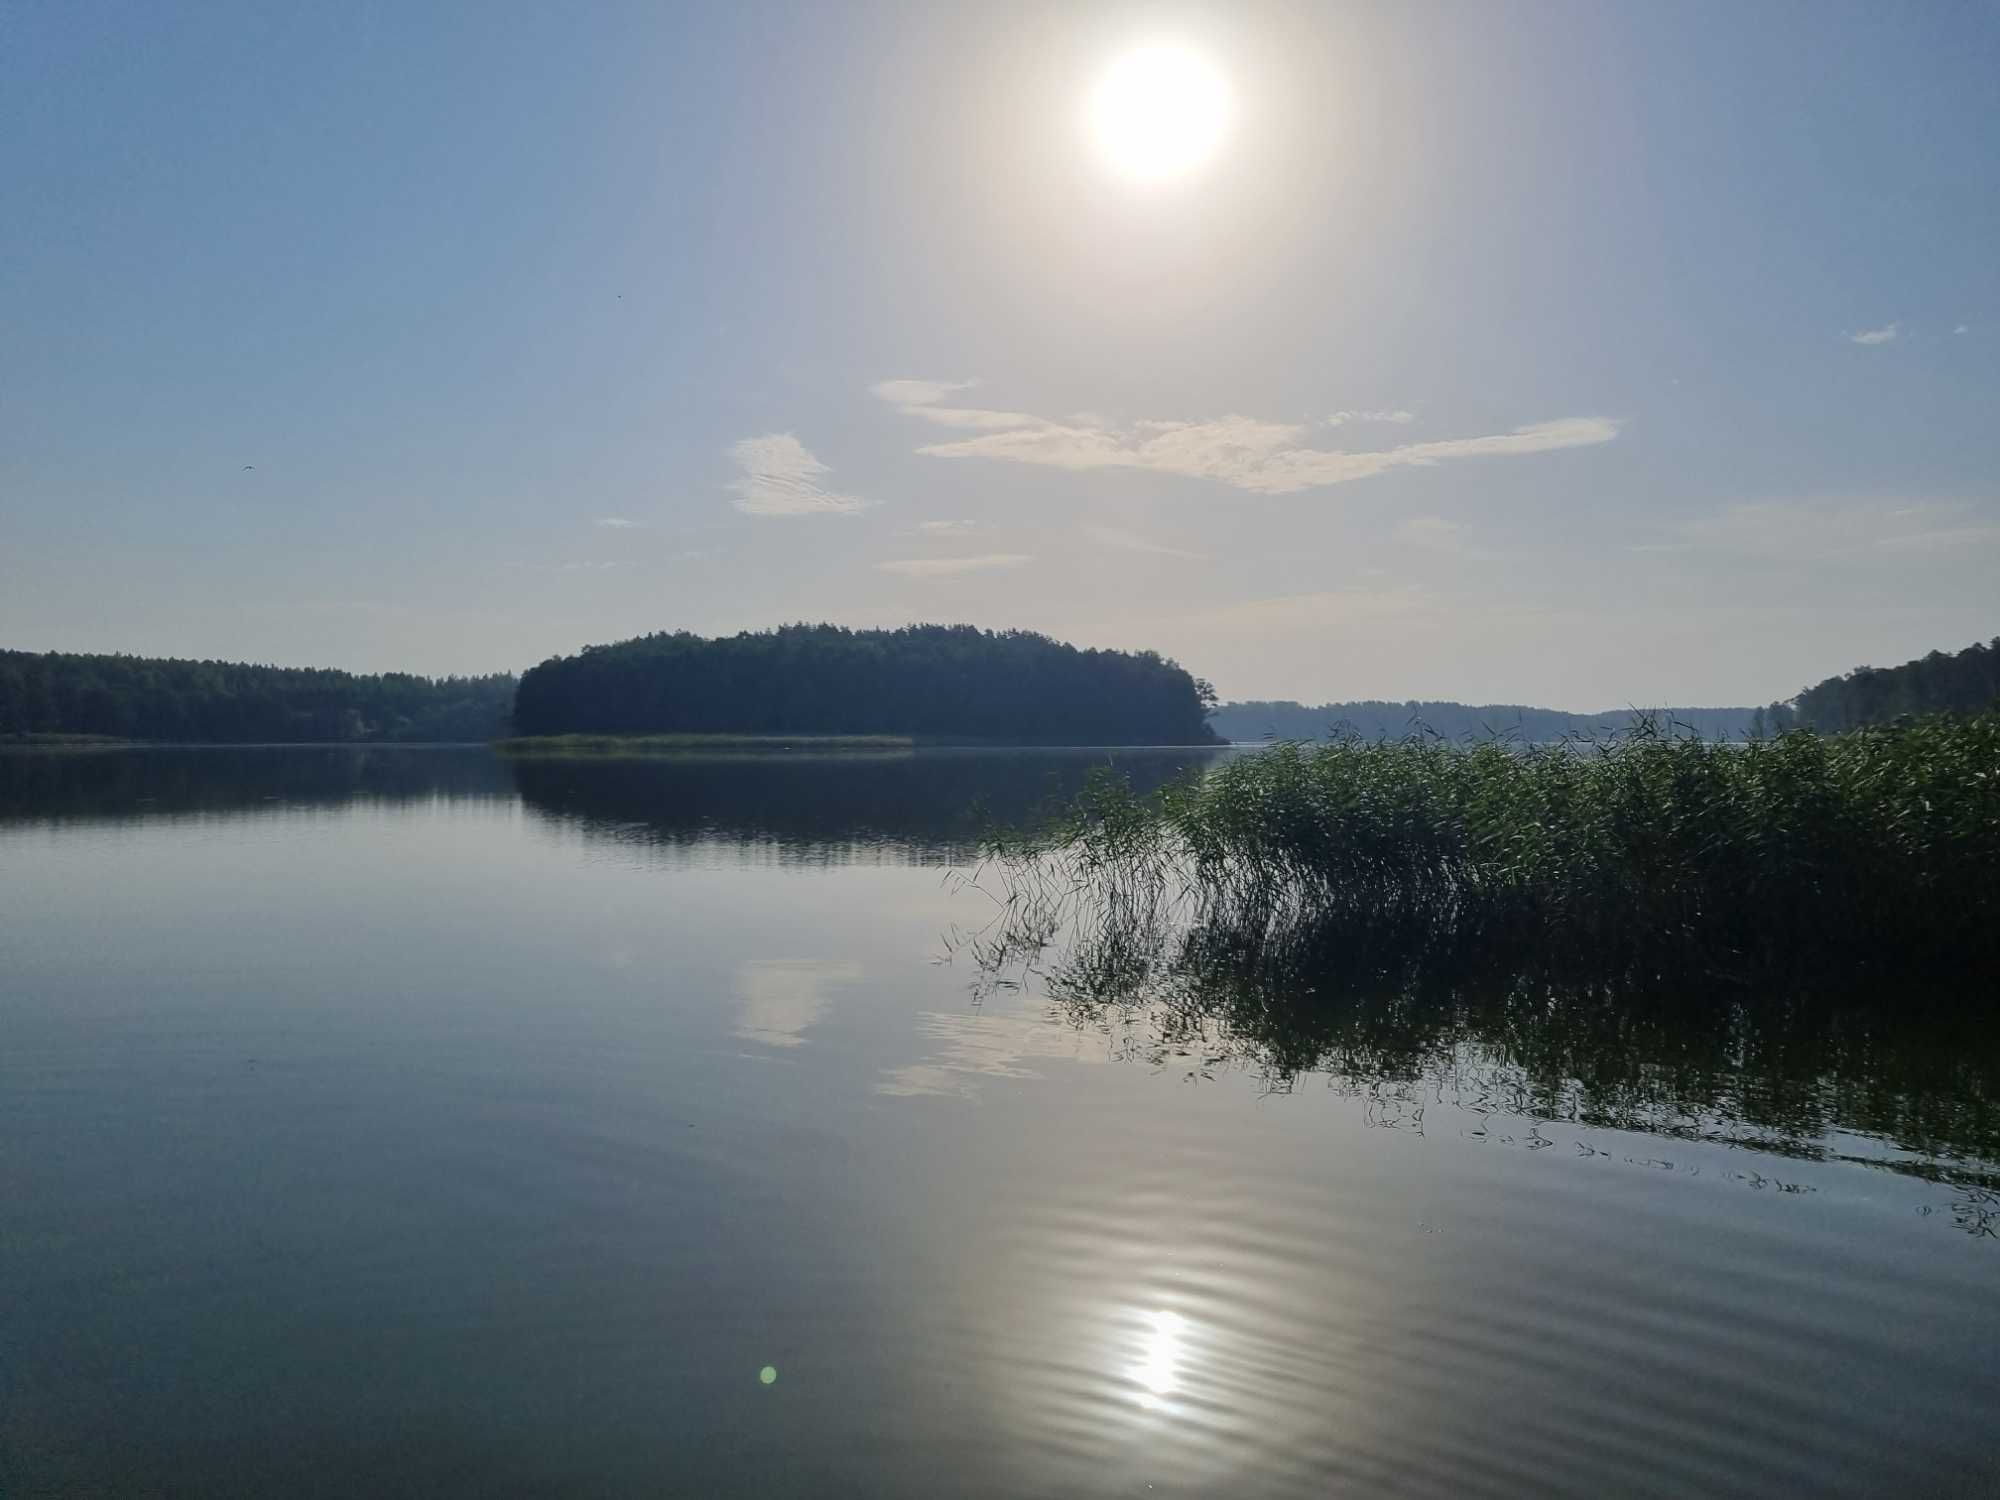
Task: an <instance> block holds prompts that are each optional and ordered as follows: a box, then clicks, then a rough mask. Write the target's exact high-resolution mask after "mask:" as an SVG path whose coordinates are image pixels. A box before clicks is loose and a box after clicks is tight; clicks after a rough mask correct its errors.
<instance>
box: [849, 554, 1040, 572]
mask: <svg viewBox="0 0 2000 1500" xmlns="http://www.w3.org/2000/svg"><path fill="white" fill-rule="evenodd" d="M1034 560H1035V559H1034V558H1033V557H1031V556H1029V555H1028V554H1026V553H1022V552H988V553H984V554H983V555H981V556H979V557H894V558H890V559H889V560H888V561H887V562H878V563H877V564H875V566H876V567H877V568H878V569H880V570H881V571H882V572H884V573H900V574H902V575H903V576H904V577H906V578H946V577H950V576H952V575H953V574H957V573H983V572H986V571H988V570H989V569H993V568H1018V567H1020V566H1021V565H1022V564H1023V563H1031V562H1033V561H1034Z"/></svg>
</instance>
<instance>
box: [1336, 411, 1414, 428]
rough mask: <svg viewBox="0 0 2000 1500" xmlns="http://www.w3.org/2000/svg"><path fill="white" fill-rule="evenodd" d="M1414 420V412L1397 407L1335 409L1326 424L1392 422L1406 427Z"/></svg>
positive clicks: (1343, 425) (1342, 425) (1337, 425)
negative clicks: (1374, 409)
mask: <svg viewBox="0 0 2000 1500" xmlns="http://www.w3.org/2000/svg"><path fill="white" fill-rule="evenodd" d="M1416 420H1417V414H1416V413H1415V412H1413V411H1404V410H1403V409H1402V408H1401V407H1398V408H1397V409H1396V410H1394V411H1337V412H1335V413H1333V415H1332V416H1330V417H1328V418H1327V419H1326V425H1327V426H1329V427H1345V426H1346V425H1347V424H1348V423H1349V422H1393V423H1394V424H1395V425H1396V426H1398V427H1407V426H1408V425H1409V424H1410V423H1412V422H1414V421H1416Z"/></svg>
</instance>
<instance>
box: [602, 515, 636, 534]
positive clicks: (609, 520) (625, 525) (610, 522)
mask: <svg viewBox="0 0 2000 1500" xmlns="http://www.w3.org/2000/svg"><path fill="white" fill-rule="evenodd" d="M592 524H593V525H597V526H603V527H607V528H609V529H610V530H612V531H635V530H637V529H638V528H639V526H640V524H641V523H639V522H638V521H634V520H630V519H628V518H627V517H625V516H599V517H598V518H597V520H596V521H595V522H593V523H592Z"/></svg>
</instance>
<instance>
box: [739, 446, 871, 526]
mask: <svg viewBox="0 0 2000 1500" xmlns="http://www.w3.org/2000/svg"><path fill="white" fill-rule="evenodd" d="M729 456H730V457H731V458H732V459H734V460H735V461H736V467H737V468H738V469H739V470H741V471H742V472H741V473H740V474H739V475H738V476H737V477H736V478H735V479H732V480H731V481H730V482H729V488H730V489H732V490H734V491H735V492H736V499H735V500H734V501H733V502H731V503H732V504H734V505H735V507H736V508H737V509H738V510H740V511H742V512H743V513H744V514H745V515H749V516H851V515H853V514H855V513H856V512H857V511H863V510H866V509H868V507H869V506H871V505H873V504H874V503H875V502H874V501H872V500H863V499H862V498H860V496H858V495H843V494H840V493H838V492H836V491H834V490H830V489H828V488H827V487H826V484H825V483H824V480H825V476H827V475H828V474H831V473H832V472H833V471H832V470H831V469H829V468H828V467H827V466H826V465H825V464H823V463H821V462H820V461H819V460H818V459H817V458H815V457H814V456H813V455H812V452H811V451H810V450H809V449H808V448H807V447H806V445H805V444H804V443H801V442H800V441H799V440H798V439H797V438H796V437H794V436H793V435H792V434H791V433H789V432H767V433H765V434H764V435H763V436H762V437H753V438H744V439H743V440H742V441H741V442H740V443H737V444H736V445H735V446H734V447H732V448H731V449H730V450H729Z"/></svg>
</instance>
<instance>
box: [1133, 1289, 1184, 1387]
mask: <svg viewBox="0 0 2000 1500" xmlns="http://www.w3.org/2000/svg"><path fill="white" fill-rule="evenodd" d="M1144 1321H1145V1331H1144V1332H1143V1333H1142V1334H1141V1335H1140V1337H1139V1358H1138V1360H1137V1361H1136V1362H1134V1363H1133V1364H1132V1365H1131V1366H1130V1367H1129V1368H1128V1369H1127V1370H1126V1374H1127V1375H1128V1376H1130V1377H1131V1379H1132V1380H1133V1382H1134V1383H1135V1384H1137V1386H1138V1387H1139V1404H1140V1405H1141V1406H1143V1407H1146V1408H1148V1409H1151V1408H1154V1407H1158V1406H1161V1405H1163V1404H1165V1398H1166V1397H1168V1396H1171V1395H1172V1394H1173V1393H1174V1392H1175V1391H1176V1390H1178V1389H1179V1388H1180V1383H1181V1366H1182V1365H1183V1364H1184V1363H1185V1362H1186V1359H1187V1327H1188V1324H1187V1319H1186V1318H1183V1317H1182V1316H1181V1315H1180V1314H1179V1313H1177V1312H1167V1311H1165V1310H1161V1311H1158V1312H1149V1313H1147V1314H1145V1318H1144Z"/></svg>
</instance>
